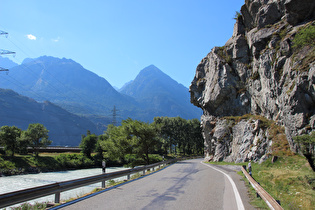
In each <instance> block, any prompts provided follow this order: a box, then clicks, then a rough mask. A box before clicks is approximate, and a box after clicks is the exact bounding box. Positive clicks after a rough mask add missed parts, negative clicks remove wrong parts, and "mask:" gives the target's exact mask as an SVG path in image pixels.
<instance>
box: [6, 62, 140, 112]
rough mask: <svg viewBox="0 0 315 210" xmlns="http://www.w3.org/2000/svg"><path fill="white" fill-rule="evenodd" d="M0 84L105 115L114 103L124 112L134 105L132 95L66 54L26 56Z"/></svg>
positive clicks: (76, 109) (73, 109)
mask: <svg viewBox="0 0 315 210" xmlns="http://www.w3.org/2000/svg"><path fill="white" fill-rule="evenodd" d="M0 88H6V89H12V90H14V91H16V92H18V93H20V94H22V95H25V96H28V97H31V98H34V99H35V100H37V101H45V100H48V101H51V102H53V103H55V104H57V105H59V106H61V107H62V108H64V109H66V110H68V111H69V112H72V113H76V114H84V115H104V116H108V115H110V113H111V110H112V108H113V107H114V105H116V106H117V107H120V109H122V110H124V112H125V113H128V112H131V111H130V110H133V109H135V108H136V107H137V104H136V102H135V101H134V99H132V98H130V97H128V96H125V95H122V94H120V93H119V92H117V91H116V90H115V89H114V88H113V87H112V86H111V85H110V84H109V83H108V82H107V81H106V80H105V79H104V78H102V77H99V76H98V75H96V74H94V73H93V72H91V71H88V70H86V69H84V68H83V67H82V66H81V65H80V64H78V63H76V62H74V61H73V60H71V59H65V58H63V59H59V58H54V57H49V56H42V57H39V58H37V59H25V60H24V61H23V63H22V65H19V66H16V67H14V68H11V69H10V77H8V78H7V80H5V81H2V82H1V87H0Z"/></svg>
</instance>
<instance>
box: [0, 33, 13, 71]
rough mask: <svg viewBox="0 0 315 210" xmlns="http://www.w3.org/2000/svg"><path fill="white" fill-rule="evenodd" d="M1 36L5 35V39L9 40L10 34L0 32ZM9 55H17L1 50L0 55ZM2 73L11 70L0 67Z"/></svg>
mask: <svg viewBox="0 0 315 210" xmlns="http://www.w3.org/2000/svg"><path fill="white" fill-rule="evenodd" d="M0 35H5V37H6V38H8V32H5V31H1V30H0ZM8 54H13V55H15V52H12V51H8V50H2V49H0V55H8ZM0 71H9V69H5V68H2V67H1V66H0Z"/></svg>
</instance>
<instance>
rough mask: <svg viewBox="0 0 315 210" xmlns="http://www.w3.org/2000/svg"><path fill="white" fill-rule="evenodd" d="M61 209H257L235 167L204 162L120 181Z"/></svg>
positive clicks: (200, 161) (182, 164)
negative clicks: (228, 167)
mask: <svg viewBox="0 0 315 210" xmlns="http://www.w3.org/2000/svg"><path fill="white" fill-rule="evenodd" d="M60 208H61V209H65V210H72V209H73V210H80V209H82V210H83V209H84V210H86V209H93V210H94V209H180V210H183V209H216V210H218V209H254V208H253V207H252V206H251V205H250V204H249V198H248V195H247V189H246V188H245V184H244V181H242V180H241V176H240V175H238V174H237V173H236V172H235V171H234V170H231V169H227V168H224V167H217V166H212V165H209V164H205V163H202V159H194V160H185V161H180V162H177V163H175V164H173V165H171V166H169V167H167V168H165V169H163V170H160V171H158V172H156V173H153V174H151V175H148V176H144V177H143V178H140V179H137V180H135V181H131V182H127V183H125V184H122V185H118V186H117V187H116V188H113V189H111V190H108V191H104V192H102V193H99V194H97V195H95V196H91V197H89V198H87V199H80V201H78V202H74V203H72V204H70V205H66V206H64V205H61V206H60Z"/></svg>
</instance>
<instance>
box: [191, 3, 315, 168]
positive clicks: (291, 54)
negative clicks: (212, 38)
mask: <svg viewBox="0 0 315 210" xmlns="http://www.w3.org/2000/svg"><path fill="white" fill-rule="evenodd" d="M314 19H315V2H314V1H312V0H278V1H273V0H246V1H245V5H243V6H242V8H241V15H239V17H237V20H236V23H235V26H234V31H233V36H232V37H231V38H230V39H229V40H228V41H227V43H226V44H225V45H224V46H223V47H215V48H213V49H212V50H211V52H210V53H209V54H208V55H207V56H206V57H205V58H203V59H202V61H201V62H200V64H199V65H198V66H197V69H196V75H195V77H194V79H193V81H192V83H191V86H190V90H189V91H190V94H191V102H192V103H193V104H194V105H196V106H198V107H200V108H202V109H203V113H204V114H203V116H202V117H201V122H202V127H203V135H204V139H205V155H206V157H207V158H211V159H213V160H215V161H221V160H224V161H230V162H232V161H233V162H243V161H247V160H249V159H252V160H254V161H263V160H264V159H265V158H266V157H268V155H269V154H272V152H273V148H274V145H273V144H274V141H275V140H274V139H272V137H270V132H271V131H270V129H269V128H268V127H266V126H259V124H260V123H261V122H262V121H261V120H259V119H258V118H257V117H247V118H243V119H241V120H234V121H231V120H227V119H228V117H229V116H243V115H245V114H247V116H263V117H264V118H266V119H267V120H269V121H273V122H275V123H276V125H278V126H282V127H284V130H285V136H286V139H287V141H288V144H289V146H290V149H291V150H292V151H293V152H298V150H299V148H298V147H297V145H296V144H295V143H294V141H293V139H292V137H293V136H295V135H300V134H303V133H309V132H311V131H313V130H314V129H315V85H314V81H315V47H314V44H312V45H305V46H301V47H298V48H297V47H293V44H294V37H295V35H296V34H298V33H299V32H300V31H301V29H303V28H306V27H310V26H314V25H315V21H314ZM248 114H250V115H248Z"/></svg>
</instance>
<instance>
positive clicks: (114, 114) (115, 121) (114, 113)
mask: <svg viewBox="0 0 315 210" xmlns="http://www.w3.org/2000/svg"><path fill="white" fill-rule="evenodd" d="M117 111H118V110H117V109H116V106H115V105H114V109H113V110H112V113H113V120H112V124H113V125H114V126H116V125H117V119H116V117H117Z"/></svg>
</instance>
